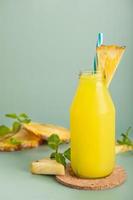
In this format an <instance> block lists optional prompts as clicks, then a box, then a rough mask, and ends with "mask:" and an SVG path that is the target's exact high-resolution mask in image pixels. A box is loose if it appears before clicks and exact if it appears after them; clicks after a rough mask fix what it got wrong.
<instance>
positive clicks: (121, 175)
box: [56, 165, 127, 190]
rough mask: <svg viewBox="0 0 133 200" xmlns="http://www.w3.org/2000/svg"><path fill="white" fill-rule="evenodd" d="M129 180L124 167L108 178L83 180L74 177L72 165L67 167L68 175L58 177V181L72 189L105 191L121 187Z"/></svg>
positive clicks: (117, 168)
mask: <svg viewBox="0 0 133 200" xmlns="http://www.w3.org/2000/svg"><path fill="white" fill-rule="evenodd" d="M126 178H127V174H126V172H125V170H124V168H123V167H121V166H116V167H115V169H114V171H113V172H112V173H111V174H110V175H109V176H107V177H104V178H99V179H82V178H78V177H76V176H75V175H74V173H73V171H72V169H71V167H70V165H68V166H67V167H66V174H65V175H63V176H61V175H57V176H56V180H57V181H58V182H59V183H61V184H63V185H65V186H67V187H71V188H75V189H81V190H103V189H110V188H114V187H116V186H119V185H121V184H122V183H124V181H125V180H126Z"/></svg>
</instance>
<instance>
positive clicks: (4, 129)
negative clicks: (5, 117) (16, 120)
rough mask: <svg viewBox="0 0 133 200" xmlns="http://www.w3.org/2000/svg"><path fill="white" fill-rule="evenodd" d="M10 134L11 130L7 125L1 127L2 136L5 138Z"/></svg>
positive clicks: (0, 134) (0, 133)
mask: <svg viewBox="0 0 133 200" xmlns="http://www.w3.org/2000/svg"><path fill="white" fill-rule="evenodd" d="M9 132H10V128H8V127H7V126H5V125H1V126H0V136H4V135H6V134H8V133H9Z"/></svg>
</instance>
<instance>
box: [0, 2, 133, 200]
mask: <svg viewBox="0 0 133 200" xmlns="http://www.w3.org/2000/svg"><path fill="white" fill-rule="evenodd" d="M132 21H133V1H132V0H111V1H107V0H100V1H99V0H67V1H65V0H0V122H1V123H4V122H7V121H6V120H5V119H4V118H3V117H2V115H3V114H5V113H10V112H18V113H19V112H26V113H28V114H29V115H30V116H31V118H32V119H33V120H35V121H42V122H49V123H55V124H60V125H63V126H66V127H69V107H70V104H71V101H72V98H73V95H74V92H75V89H76V86H77V80H78V73H79V71H80V70H84V69H85V70H86V69H88V68H89V67H90V66H92V64H93V57H94V54H95V43H96V37H97V33H98V32H103V33H104V41H105V43H106V44H120V45H126V46H127V49H126V52H125V54H124V56H123V59H122V61H121V63H120V65H119V68H118V71H117V73H116V74H115V77H114V79H113V81H112V83H111V87H110V91H111V94H112V97H113V100H114V103H115V105H116V108H117V129H116V130H117V134H120V133H121V131H124V130H125V129H126V128H127V127H128V126H133V107H132V102H133V84H132V81H133V80H132V79H133V78H132V77H133V75H132V74H133V66H132V63H133V56H132V52H133V39H132V37H133V36H132V35H133V28H132ZM42 155H43V149H41V148H40V149H39V150H37V149H36V150H31V151H24V152H20V153H13V154H9V153H5V154H0V158H1V164H0V166H1V167H0V169H1V172H0V179H1V182H0V185H1V191H2V192H1V194H0V197H2V198H3V199H4V200H8V199H11V197H14V199H15V198H16V199H18V198H19V199H24V198H25V199H30V198H31V199H38V200H40V199H50V200H51V199H63V198H65V197H66V198H69V199H89V197H90V198H91V199H103V197H104V198H105V199H108V200H112V199H123V200H124V199H128V200H131V199H132V198H131V196H132V197H133V193H132V189H131V184H133V182H132V180H133V177H132V173H131V170H132V168H131V165H132V163H131V162H132V158H130V157H131V156H130V154H127V155H126V156H124V155H123V156H120V158H119V162H120V163H122V164H124V166H125V167H126V169H127V170H128V173H129V174H130V176H129V180H128V182H127V183H126V184H125V185H123V186H122V187H120V188H118V189H115V190H111V191H105V192H101V193H100V192H98V193H97V192H84V191H75V190H71V189H67V188H65V187H63V186H59V185H57V184H56V183H55V182H53V179H52V178H49V177H41V176H40V177H39V176H35V177H34V176H31V175H30V174H29V172H28V171H27V166H28V164H29V163H30V161H31V160H33V159H36V158H38V157H39V156H40V158H41V157H42ZM9 166H10V167H9ZM132 166H133V165H132ZM52 184H53V185H52ZM16 185H17V186H16ZM17 187H18V188H19V189H16V188H17ZM32 188H33V189H32ZM6 190H8V192H6ZM52 191H53V192H52ZM26 193H27V195H26ZM26 197H27V198H26ZM54 197H55V198H54Z"/></svg>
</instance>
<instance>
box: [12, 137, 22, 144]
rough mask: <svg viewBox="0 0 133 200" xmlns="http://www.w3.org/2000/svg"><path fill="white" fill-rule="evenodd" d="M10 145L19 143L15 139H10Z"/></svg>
mask: <svg viewBox="0 0 133 200" xmlns="http://www.w3.org/2000/svg"><path fill="white" fill-rule="evenodd" d="M10 143H11V144H13V145H21V142H20V141H19V140H17V139H15V138H11V139H10Z"/></svg>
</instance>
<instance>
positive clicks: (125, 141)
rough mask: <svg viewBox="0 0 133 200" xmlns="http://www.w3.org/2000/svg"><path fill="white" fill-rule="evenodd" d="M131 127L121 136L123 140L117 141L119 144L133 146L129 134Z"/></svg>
mask: <svg viewBox="0 0 133 200" xmlns="http://www.w3.org/2000/svg"><path fill="white" fill-rule="evenodd" d="M131 129H132V128H131V127H129V128H128V129H127V130H126V131H125V132H124V133H122V134H121V139H119V140H117V143H118V144H121V145H124V144H125V145H128V146H133V140H132V139H131V138H130V137H129V132H130V131H131Z"/></svg>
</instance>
